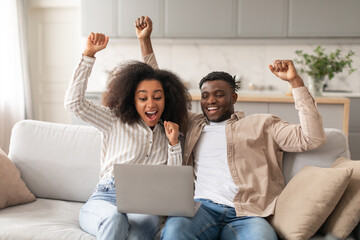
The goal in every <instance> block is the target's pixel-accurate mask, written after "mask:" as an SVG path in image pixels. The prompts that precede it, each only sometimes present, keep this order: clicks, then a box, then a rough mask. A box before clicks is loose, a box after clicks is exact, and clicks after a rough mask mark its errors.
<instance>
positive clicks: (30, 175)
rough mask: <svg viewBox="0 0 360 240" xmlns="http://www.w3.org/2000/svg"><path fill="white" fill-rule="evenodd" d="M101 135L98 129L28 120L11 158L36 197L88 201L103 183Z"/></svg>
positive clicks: (17, 132)
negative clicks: (97, 186) (101, 173)
mask: <svg viewBox="0 0 360 240" xmlns="http://www.w3.org/2000/svg"><path fill="white" fill-rule="evenodd" d="M100 154H101V133H100V132H99V131H98V130H96V129H95V128H94V127H89V126H77V125H68V124H58V123H50V122H41V121H33V120H24V121H20V122H18V123H16V124H15V126H14V127H13V130H12V134H11V140H10V149H9V157H10V159H11V160H12V161H13V162H14V163H15V165H16V166H17V168H18V169H19V170H20V173H21V176H22V178H23V180H24V182H25V183H26V184H27V186H28V188H29V189H30V191H31V192H32V193H34V194H35V196H36V197H39V198H52V199H62V200H69V201H82V202H84V201H86V200H87V199H88V198H89V197H90V195H91V193H92V192H93V190H94V188H95V186H96V184H97V182H98V181H99V171H100V161H101V160H100Z"/></svg>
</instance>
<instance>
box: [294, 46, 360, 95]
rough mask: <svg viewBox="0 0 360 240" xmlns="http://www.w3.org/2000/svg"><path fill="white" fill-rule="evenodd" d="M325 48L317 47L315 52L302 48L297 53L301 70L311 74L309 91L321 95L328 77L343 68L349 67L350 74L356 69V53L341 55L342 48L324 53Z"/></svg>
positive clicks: (331, 76)
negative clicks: (354, 64) (353, 66)
mask: <svg viewBox="0 0 360 240" xmlns="http://www.w3.org/2000/svg"><path fill="white" fill-rule="evenodd" d="M324 51H325V48H322V47H321V46H318V47H317V48H315V50H314V52H315V54H314V55H312V54H307V53H304V52H303V51H302V50H296V52H295V53H296V55H298V56H299V57H300V59H295V60H294V61H295V62H296V63H299V64H301V65H302V67H301V68H300V71H301V72H302V73H307V74H308V75H309V91H310V92H311V94H312V95H313V96H316V97H317V96H321V95H322V90H323V86H324V81H325V79H326V77H327V78H328V80H330V79H332V78H333V77H334V75H335V74H336V73H339V72H342V71H343V69H345V68H349V74H351V73H352V72H354V71H355V70H356V69H354V68H352V66H351V64H352V59H351V57H352V56H353V55H354V54H355V53H354V52H353V51H351V50H350V51H349V52H348V53H347V54H346V56H345V57H341V56H340V53H341V50H340V49H337V50H336V51H335V52H332V53H330V54H326V53H324Z"/></svg>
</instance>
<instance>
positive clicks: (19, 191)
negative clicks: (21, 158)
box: [0, 149, 35, 209]
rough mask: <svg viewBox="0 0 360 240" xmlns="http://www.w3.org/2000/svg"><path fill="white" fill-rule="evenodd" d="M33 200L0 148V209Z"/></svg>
mask: <svg viewBox="0 0 360 240" xmlns="http://www.w3.org/2000/svg"><path fill="white" fill-rule="evenodd" d="M34 200H35V196H34V194H32V193H31V192H30V191H29V189H28V188H27V187H26V185H25V183H24V181H23V180H22V179H21V177H20V172H19V170H18V169H17V168H16V166H15V165H14V164H13V163H12V162H11V161H10V159H9V158H8V157H7V155H6V153H5V152H4V151H3V150H1V149H0V209H1V208H5V207H9V206H14V205H18V204H24V203H28V202H32V201H34Z"/></svg>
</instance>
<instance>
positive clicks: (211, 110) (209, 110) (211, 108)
mask: <svg viewBox="0 0 360 240" xmlns="http://www.w3.org/2000/svg"><path fill="white" fill-rule="evenodd" d="M218 109H219V107H208V108H207V110H208V112H215V111H217V110H218Z"/></svg>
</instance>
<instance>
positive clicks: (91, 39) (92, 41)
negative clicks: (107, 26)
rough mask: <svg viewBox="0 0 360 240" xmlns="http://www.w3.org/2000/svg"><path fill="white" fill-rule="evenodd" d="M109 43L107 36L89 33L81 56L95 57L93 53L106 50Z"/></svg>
mask: <svg viewBox="0 0 360 240" xmlns="http://www.w3.org/2000/svg"><path fill="white" fill-rule="evenodd" d="M108 42H109V36H105V34H102V33H93V32H92V33H90V34H89V36H88V38H87V40H86V45H85V50H84V52H83V54H84V55H85V56H88V57H95V53H97V52H98V51H101V50H103V49H104V48H106V46H107V44H108Z"/></svg>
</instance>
